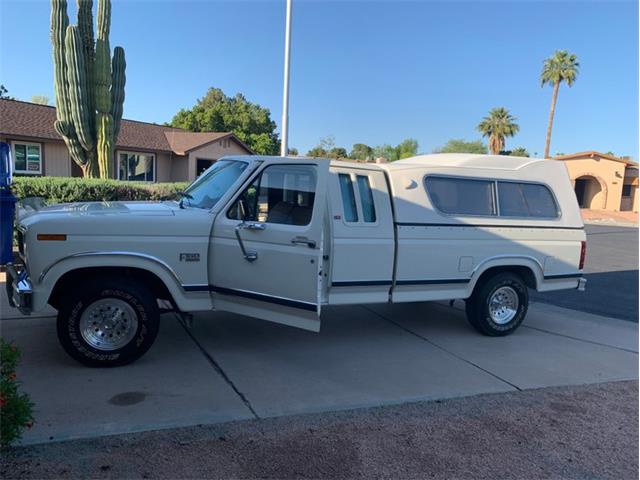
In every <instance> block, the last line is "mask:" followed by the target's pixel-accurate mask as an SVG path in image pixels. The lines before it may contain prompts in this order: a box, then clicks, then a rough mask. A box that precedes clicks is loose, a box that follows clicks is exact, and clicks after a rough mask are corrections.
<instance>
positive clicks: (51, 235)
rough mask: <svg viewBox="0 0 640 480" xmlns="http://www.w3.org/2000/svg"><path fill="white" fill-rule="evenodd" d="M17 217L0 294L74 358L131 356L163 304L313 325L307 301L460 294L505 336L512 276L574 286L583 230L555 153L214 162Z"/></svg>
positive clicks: (316, 310)
mask: <svg viewBox="0 0 640 480" xmlns="http://www.w3.org/2000/svg"><path fill="white" fill-rule="evenodd" d="M17 228H18V240H19V251H20V255H21V257H22V260H23V263H24V264H23V265H10V266H9V267H8V271H9V273H10V275H9V278H8V281H7V287H8V290H9V292H8V293H9V297H10V299H11V302H12V304H13V306H15V307H17V308H19V309H20V310H21V311H22V312H23V313H30V312H32V311H39V310H42V309H43V308H44V307H45V306H46V305H47V304H50V305H52V306H53V307H55V308H56V309H57V310H58V320H57V325H58V328H57V330H58V338H59V340H60V342H61V343H62V345H63V347H64V348H65V350H66V351H67V352H68V353H69V354H70V355H71V356H72V357H73V358H75V359H76V360H78V361H80V362H82V363H84V364H86V365H90V366H113V365H123V364H126V363H129V362H131V361H133V360H135V359H137V358H139V357H140V356H141V355H143V354H144V353H145V352H146V351H147V350H148V349H149V348H150V347H151V345H152V343H153V341H154V339H155V337H156V335H157V333H158V326H159V321H160V314H161V313H162V312H163V311H166V308H165V309H163V308H162V306H163V305H164V306H165V307H166V306H169V305H170V306H171V307H170V308H171V309H172V310H174V311H176V312H178V313H179V314H186V313H189V312H197V311H200V312H201V311H213V310H223V311H230V312H236V313H240V314H244V315H248V316H252V317H257V318H261V319H264V320H269V321H273V322H278V323H283V324H286V325H291V326H295V327H300V328H304V329H307V330H312V331H319V330H320V314H321V309H322V307H323V306H324V305H346V304H357V303H376V302H378V303H381V302H390V303H397V302H419V301H430V300H448V299H465V300H466V305H467V316H468V318H469V321H470V323H471V324H472V325H473V326H474V327H475V328H476V329H477V330H479V331H480V332H482V333H484V334H487V335H505V334H508V333H511V332H513V331H514V330H515V329H516V328H517V327H518V326H519V325H520V324H521V323H522V321H523V319H524V317H525V314H526V312H527V306H528V295H527V288H532V289H536V290H538V291H548V290H559V289H575V288H578V289H581V290H582V289H584V285H585V280H584V278H583V277H582V273H581V270H582V267H583V263H584V257H585V248H586V243H585V232H584V227H583V224H582V220H581V217H580V212H579V209H578V205H577V202H576V198H575V195H574V192H573V189H572V186H571V182H570V180H569V177H568V175H567V172H566V169H565V166H564V164H563V163H562V162H556V161H554V160H539V159H530V158H516V157H501V156H489V155H467V154H440V155H424V156H418V157H414V158H409V159H406V160H401V161H397V162H393V163H391V164H369V163H350V162H341V161H330V160H325V159H301V158H285V157H261V156H244V157H242V156H239V157H226V158H223V159H220V160H219V161H217V162H216V163H215V164H214V165H213V166H211V167H210V168H209V169H208V170H207V171H205V172H204V173H203V174H202V175H201V176H200V177H199V178H198V179H197V180H196V181H195V182H194V183H193V184H191V185H190V186H189V187H188V189H187V190H186V191H185V192H184V194H183V195H182V198H181V199H180V200H179V201H166V202H113V203H111V202H109V203H100V202H93V203H73V204H62V205H53V206H50V207H46V208H43V209H40V210H37V211H36V212H35V213H32V214H30V215H26V216H25V215H23V216H21V217H20V219H19V222H18V227H17Z"/></svg>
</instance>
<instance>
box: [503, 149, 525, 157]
mask: <svg viewBox="0 0 640 480" xmlns="http://www.w3.org/2000/svg"><path fill="white" fill-rule="evenodd" d="M504 154H505V155H509V156H511V157H530V156H531V155H529V152H528V151H527V149H526V148H524V147H516V148H514V149H513V150H508V151H506V152H504Z"/></svg>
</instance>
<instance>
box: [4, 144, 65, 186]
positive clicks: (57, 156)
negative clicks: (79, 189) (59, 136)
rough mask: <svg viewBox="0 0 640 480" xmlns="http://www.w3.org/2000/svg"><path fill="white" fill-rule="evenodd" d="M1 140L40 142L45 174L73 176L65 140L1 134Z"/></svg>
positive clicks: (43, 173)
mask: <svg viewBox="0 0 640 480" xmlns="http://www.w3.org/2000/svg"><path fill="white" fill-rule="evenodd" d="M0 141H2V142H7V143H9V144H11V142H12V141H17V142H27V143H38V144H40V148H41V152H42V161H43V167H44V170H43V172H42V175H43V176H45V175H46V176H50V177H68V176H71V157H69V152H68V151H67V147H66V145H65V144H64V143H63V142H55V141H51V142H47V141H41V140H38V139H35V140H34V139H29V138H18V137H6V136H0Z"/></svg>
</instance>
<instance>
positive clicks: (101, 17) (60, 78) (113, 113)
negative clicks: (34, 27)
mask: <svg viewBox="0 0 640 480" xmlns="http://www.w3.org/2000/svg"><path fill="white" fill-rule="evenodd" d="M92 11H93V1H92V0H78V25H69V17H68V15H67V1H66V0H51V44H52V45H53V67H54V86H55V92H56V107H57V117H58V120H57V121H56V123H55V128H56V131H57V132H58V133H59V134H60V135H61V136H62V138H63V139H64V141H65V143H66V144H67V147H68V148H69V153H70V154H71V157H72V158H73V160H74V161H75V162H76V163H77V164H78V165H79V166H80V167H81V168H82V171H83V174H84V176H85V177H95V176H100V177H101V178H111V177H113V158H112V154H113V146H114V145H115V143H116V140H117V138H118V133H119V131H120V121H121V119H122V105H123V103H124V86H125V82H126V78H125V68H126V63H125V58H124V50H123V49H122V47H116V48H115V49H114V52H113V59H112V58H111V48H110V47H109V28H110V24H111V1H110V0H98V17H97V36H96V40H95V42H94V35H93V13H92Z"/></svg>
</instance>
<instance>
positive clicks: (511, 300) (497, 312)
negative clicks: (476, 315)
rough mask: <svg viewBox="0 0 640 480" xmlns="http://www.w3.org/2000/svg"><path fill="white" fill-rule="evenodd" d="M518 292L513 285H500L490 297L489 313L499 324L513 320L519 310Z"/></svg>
mask: <svg viewBox="0 0 640 480" xmlns="http://www.w3.org/2000/svg"><path fill="white" fill-rule="evenodd" d="M519 304H520V302H519V300H518V294H517V293H516V291H515V290H514V289H513V288H511V287H500V288H498V289H497V290H496V291H495V292H493V294H492V295H491V298H489V315H490V316H491V320H493V321H494V322H495V323H497V324H498V325H504V324H506V323H509V322H510V321H511V320H513V317H515V316H516V313H517V312H518V306H519Z"/></svg>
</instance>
